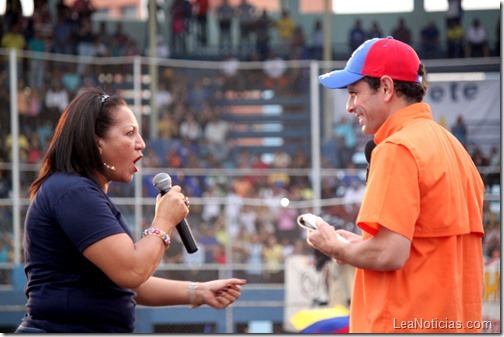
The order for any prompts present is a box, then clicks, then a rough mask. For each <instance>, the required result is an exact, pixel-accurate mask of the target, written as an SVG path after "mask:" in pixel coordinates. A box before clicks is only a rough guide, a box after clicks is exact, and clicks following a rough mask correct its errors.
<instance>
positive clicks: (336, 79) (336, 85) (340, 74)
mask: <svg viewBox="0 0 504 337" xmlns="http://www.w3.org/2000/svg"><path fill="white" fill-rule="evenodd" d="M362 78H364V75H362V74H355V73H351V72H349V71H347V70H345V69H343V70H334V71H331V72H330V73H326V74H323V75H320V76H319V81H320V83H321V84H322V85H323V86H324V87H326V88H329V89H343V88H346V87H347V86H349V85H350V84H352V83H355V82H357V81H359V80H361V79H362Z"/></svg>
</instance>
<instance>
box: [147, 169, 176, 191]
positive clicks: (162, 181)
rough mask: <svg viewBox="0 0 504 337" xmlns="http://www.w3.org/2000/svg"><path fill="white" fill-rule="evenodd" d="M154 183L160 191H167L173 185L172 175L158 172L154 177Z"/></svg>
mask: <svg viewBox="0 0 504 337" xmlns="http://www.w3.org/2000/svg"><path fill="white" fill-rule="evenodd" d="M152 184H153V185H154V187H155V188H157V189H158V191H164V192H167V191H169V190H170V188H171V187H172V186H171V184H172V181H171V178H170V176H169V175H168V174H167V173H163V172H162V173H158V174H156V175H155V176H154V178H152Z"/></svg>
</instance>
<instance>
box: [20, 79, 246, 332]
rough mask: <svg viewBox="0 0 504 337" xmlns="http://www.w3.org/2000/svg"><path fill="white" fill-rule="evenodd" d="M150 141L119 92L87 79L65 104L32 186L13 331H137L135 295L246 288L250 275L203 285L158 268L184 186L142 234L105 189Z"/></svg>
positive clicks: (174, 298) (203, 298)
mask: <svg viewBox="0 0 504 337" xmlns="http://www.w3.org/2000/svg"><path fill="white" fill-rule="evenodd" d="M144 149H145V143H144V141H143V138H142V137H141V135H140V134H139V130H138V123H137V121H136V117H135V115H134V114H133V112H132V111H131V110H130V109H129V108H128V107H127V105H126V103H125V101H124V100H123V99H121V98H119V97H117V96H112V97H110V96H108V95H106V94H105V93H104V92H102V91H101V90H99V89H94V88H87V89H86V90H85V91H83V92H82V93H81V94H80V95H79V96H78V97H76V98H75V99H74V100H73V101H72V102H71V103H70V105H69V106H68V109H65V112H64V115H63V116H62V118H61V119H60V122H59V123H58V126H57V128H56V133H55V135H54V137H53V140H52V142H51V145H50V147H49V151H48V152H47V155H46V157H45V158H44V162H43V163H42V166H41V170H40V174H39V177H38V178H37V179H36V180H35V181H34V183H33V184H32V185H31V190H30V192H31V194H30V200H31V201H32V203H31V205H30V208H29V210H28V212H27V215H26V223H25V231H26V232H25V245H24V248H25V252H26V254H25V263H26V269H25V270H26V274H27V278H28V283H27V292H26V295H27V297H28V302H29V303H30V305H29V306H28V309H27V310H28V312H27V313H26V315H25V316H24V317H23V321H22V323H21V324H20V326H19V327H18V329H17V330H16V332H18V333H21V332H48V333H57V332H64V333H73V332H80V333H82V332H94V333H96V332H113V333H120V332H133V331H134V329H135V327H134V324H135V323H134V322H135V319H134V315H135V305H136V304H139V305H147V306H166V305H177V304H189V305H191V306H193V307H196V306H200V305H202V304H207V305H209V306H211V307H213V308H216V309H222V308H225V307H227V306H228V305H229V304H231V303H233V302H234V301H235V300H236V299H237V298H238V297H239V296H240V291H241V290H240V285H242V284H244V283H245V282H246V281H245V280H240V279H236V278H232V279H221V280H213V281H208V282H205V283H203V284H201V285H199V284H198V283H192V282H187V281H175V280H169V279H163V278H159V277H155V276H153V273H154V272H155V270H156V268H157V267H158V265H159V263H160V261H161V259H162V258H163V256H164V254H165V251H166V249H168V248H169V246H170V238H169V235H170V234H171V233H172V231H173V229H174V227H175V225H176V224H178V223H179V222H180V221H181V219H182V218H184V217H186V216H187V215H188V208H187V200H184V198H185V196H184V194H182V193H181V189H180V186H173V187H172V188H171V190H170V191H169V192H168V193H166V194H165V195H164V196H163V197H159V198H158V199H157V200H156V207H155V215H154V219H153V221H152V224H151V226H152V227H150V228H148V229H147V230H145V231H144V232H143V235H142V238H141V239H139V240H135V238H134V235H133V233H132V232H131V231H130V229H129V227H128V226H127V224H126V223H125V222H124V217H123V215H122V214H121V212H120V211H119V209H118V208H117V207H116V206H115V205H114V204H113V203H112V202H111V201H110V199H109V197H108V196H107V193H108V187H109V184H110V182H112V181H114V182H123V183H130V182H131V181H132V179H133V175H134V173H135V172H136V168H135V167H134V162H136V161H137V160H139V159H141V157H142V150H144ZM72 191H74V192H76V193H73V192H72ZM86 205H87V206H86ZM55 261H58V263H56V264H55ZM49 285H50V286H49ZM163 289H164V290H163ZM104 294H106V295H104ZM76 298H78V300H75V299H76ZM72 299H73V300H72ZM62 303H64V304H62ZM89 308H93V310H89ZM84 312H85V314H83V313H84ZM62 322H64V323H62Z"/></svg>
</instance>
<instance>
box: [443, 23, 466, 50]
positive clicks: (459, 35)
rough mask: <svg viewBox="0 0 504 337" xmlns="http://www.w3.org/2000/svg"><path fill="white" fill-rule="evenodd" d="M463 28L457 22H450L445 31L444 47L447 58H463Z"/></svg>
mask: <svg viewBox="0 0 504 337" xmlns="http://www.w3.org/2000/svg"><path fill="white" fill-rule="evenodd" d="M464 39H465V33H464V28H463V27H462V25H461V24H460V22H459V21H457V20H453V21H450V24H449V26H448V28H447V30H446V45H447V48H448V51H447V54H448V55H447V56H448V58H462V57H464Z"/></svg>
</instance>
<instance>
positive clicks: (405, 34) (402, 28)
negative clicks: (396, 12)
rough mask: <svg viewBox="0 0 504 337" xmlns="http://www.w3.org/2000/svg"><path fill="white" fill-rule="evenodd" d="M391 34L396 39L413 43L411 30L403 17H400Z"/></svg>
mask: <svg viewBox="0 0 504 337" xmlns="http://www.w3.org/2000/svg"><path fill="white" fill-rule="evenodd" d="M391 35H392V36H393V37H394V39H396V40H399V41H402V42H404V43H406V44H411V42H412V41H411V37H412V35H411V30H410V29H409V27H408V26H406V21H404V18H403V17H400V18H399V21H398V24H397V26H396V27H395V28H394V29H393V30H392V33H391Z"/></svg>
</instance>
